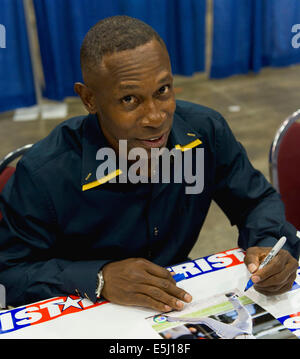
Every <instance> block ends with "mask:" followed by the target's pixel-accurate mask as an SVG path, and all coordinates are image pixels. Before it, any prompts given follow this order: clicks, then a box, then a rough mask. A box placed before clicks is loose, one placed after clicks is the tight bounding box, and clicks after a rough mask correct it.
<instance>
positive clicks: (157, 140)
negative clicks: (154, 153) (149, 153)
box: [139, 133, 168, 148]
mask: <svg viewBox="0 0 300 359" xmlns="http://www.w3.org/2000/svg"><path fill="white" fill-rule="evenodd" d="M167 139H168V133H164V134H162V135H160V136H156V137H151V138H149V139H139V141H140V142H141V143H142V144H143V145H144V147H148V148H149V147H150V148H155V147H162V146H163V145H165V144H166V142H167Z"/></svg>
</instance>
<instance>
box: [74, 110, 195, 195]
mask: <svg viewBox="0 0 300 359" xmlns="http://www.w3.org/2000/svg"><path fill="white" fill-rule="evenodd" d="M200 144H202V139H201V135H199V133H197V132H196V131H194V130H193V129H192V128H191V127H190V126H189V124H188V123H187V122H186V121H184V120H183V119H182V118H181V117H180V116H179V115H178V114H177V113H176V112H175V114H174V121H173V126H172V129H171V132H170V135H169V139H168V144H167V147H168V149H169V150H172V149H173V148H175V149H177V150H181V151H187V150H189V149H191V148H194V147H197V146H199V145H200ZM104 147H111V146H110V145H109V143H108V141H107V140H106V138H105V136H104V135H103V132H102V130H101V127H100V124H99V121H98V118H97V115H92V114H90V115H88V116H87V117H86V118H85V120H84V123H83V140H82V172H81V189H82V191H87V190H89V189H92V188H95V187H98V186H100V185H101V184H103V183H106V182H108V181H110V180H111V179H112V178H115V177H117V176H119V175H120V174H121V173H122V171H121V170H120V169H119V168H118V167H117V163H116V164H115V170H114V171H112V172H110V173H108V174H107V175H106V176H104V177H102V178H101V179H99V180H98V179H97V176H96V171H97V168H98V166H99V165H101V163H103V162H104V161H105V160H106V159H105V160H97V159H96V154H97V152H98V150H99V149H100V148H104Z"/></svg>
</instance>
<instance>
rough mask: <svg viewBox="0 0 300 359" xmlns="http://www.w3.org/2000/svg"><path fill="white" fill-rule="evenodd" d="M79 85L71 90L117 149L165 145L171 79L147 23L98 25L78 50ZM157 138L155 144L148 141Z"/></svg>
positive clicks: (118, 19)
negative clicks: (123, 143)
mask: <svg viewBox="0 0 300 359" xmlns="http://www.w3.org/2000/svg"><path fill="white" fill-rule="evenodd" d="M81 67H82V74H83V79H84V84H81V83H76V84H75V91H76V92H77V93H78V94H79V96H80V97H81V99H82V101H83V103H84V105H85V107H86V108H87V110H88V111H89V112H90V113H96V114H97V116H98V119H99V122H100V126H101V128H102V131H103V133H104V135H105V137H106V138H107V140H108V141H109V143H110V144H111V146H112V147H113V148H114V149H115V150H117V149H118V141H119V140H120V139H126V140H127V141H128V143H127V145H128V150H130V149H131V148H134V147H144V148H146V149H147V150H148V151H150V148H151V147H163V146H165V145H166V142H167V138H168V135H169V132H170V130H171V127H172V121H173V114H174V110H175V99H174V92H173V83H172V82H173V78H172V72H171V65H170V60H169V55H168V52H167V49H166V46H165V44H164V42H163V40H162V39H161V38H160V37H159V35H158V34H157V33H156V32H155V31H154V30H153V29H152V28H151V27H150V26H148V25H147V24H145V23H143V22H142V21H140V20H137V19H134V18H130V17H127V16H115V17H111V18H107V19H104V20H102V21H100V22H98V23H97V24H96V25H95V26H94V27H93V28H91V29H90V31H89V32H88V33H87V35H86V37H85V39H84V41H83V43H82V47H81ZM153 138H159V139H157V140H156V141H148V140H150V139H153Z"/></svg>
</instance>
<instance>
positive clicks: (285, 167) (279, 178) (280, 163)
mask: <svg viewBox="0 0 300 359" xmlns="http://www.w3.org/2000/svg"><path fill="white" fill-rule="evenodd" d="M269 164H270V177H271V182H272V184H273V186H274V188H275V189H276V190H277V191H278V192H279V193H280V195H281V198H282V200H283V203H284V205H285V215H286V218H287V220H288V221H289V222H290V223H292V224H293V225H294V226H295V227H296V228H297V229H300V206H299V205H300V110H298V111H296V112H294V113H293V114H292V115H291V116H290V117H288V118H287V119H286V120H285V121H284V122H283V123H282V125H281V126H280V128H279V129H278V131H277V132H276V135H275V137H274V140H273V143H272V145H271V149H270V155H269Z"/></svg>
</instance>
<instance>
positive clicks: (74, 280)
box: [60, 260, 110, 303]
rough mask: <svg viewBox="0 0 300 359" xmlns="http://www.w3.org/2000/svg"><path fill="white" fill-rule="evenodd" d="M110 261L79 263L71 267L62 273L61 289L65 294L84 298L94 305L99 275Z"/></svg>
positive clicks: (74, 263)
mask: <svg viewBox="0 0 300 359" xmlns="http://www.w3.org/2000/svg"><path fill="white" fill-rule="evenodd" d="M108 262H110V261H109V260H108V261H103V260H99V261H79V262H73V263H72V264H71V265H69V266H68V267H67V268H66V269H65V270H64V271H63V273H61V278H60V279H61V281H62V287H63V288H61V289H62V290H63V291H64V292H67V293H74V295H78V296H80V297H82V298H84V297H85V298H87V299H89V300H90V301H92V302H93V303H95V302H96V301H97V296H96V293H95V292H96V287H97V280H98V278H97V274H98V272H99V271H100V270H101V268H102V267H103V266H104V265H105V264H106V263H108Z"/></svg>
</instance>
